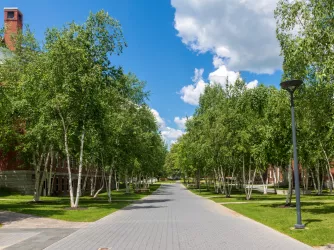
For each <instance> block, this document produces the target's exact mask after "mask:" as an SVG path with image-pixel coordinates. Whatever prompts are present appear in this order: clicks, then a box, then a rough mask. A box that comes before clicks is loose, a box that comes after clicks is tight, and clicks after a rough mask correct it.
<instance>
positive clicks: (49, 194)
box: [48, 149, 54, 196]
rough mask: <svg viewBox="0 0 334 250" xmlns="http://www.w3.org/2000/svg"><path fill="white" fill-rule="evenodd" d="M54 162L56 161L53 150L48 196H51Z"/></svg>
mask: <svg viewBox="0 0 334 250" xmlns="http://www.w3.org/2000/svg"><path fill="white" fill-rule="evenodd" d="M53 160H54V154H53V150H52V149H51V162H50V171H49V177H48V196H51V186H52V185H51V184H52V174H53V172H52V170H53Z"/></svg>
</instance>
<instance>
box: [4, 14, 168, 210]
mask: <svg viewBox="0 0 334 250" xmlns="http://www.w3.org/2000/svg"><path fill="white" fill-rule="evenodd" d="M13 39H14V40H15V46H16V49H15V52H14V53H13V54H12V55H11V56H10V57H8V58H7V59H6V60H5V61H4V62H3V63H2V65H1V66H0V82H1V83H2V85H1V86H0V112H1V114H0V143H1V145H0V147H1V149H2V150H3V151H5V152H6V151H7V152H8V151H10V150H12V149H13V146H15V150H16V151H17V152H20V156H21V159H22V160H23V161H24V162H25V164H28V165H31V166H33V167H34V169H35V180H36V181H35V192H34V200H35V201H39V199H40V195H41V190H42V186H43V183H44V181H45V180H46V179H48V180H49V190H50V189H51V188H50V187H51V179H52V178H51V177H52V175H53V168H54V167H55V165H56V160H57V159H59V158H62V159H65V160H66V167H67V171H68V181H69V194H70V204H71V207H78V206H79V198H80V196H81V192H82V190H84V189H85V187H86V180H87V177H86V178H85V180H84V181H82V179H83V178H82V176H83V171H85V172H86V173H88V172H91V173H92V174H93V173H95V176H96V174H97V171H99V173H100V174H101V175H102V183H103V185H105V187H106V188H107V191H108V195H109V201H111V182H112V177H115V179H116V182H119V180H120V178H122V179H123V180H124V181H125V184H126V190H127V192H129V184H128V182H129V177H130V176H137V181H139V180H140V179H141V176H145V177H146V179H147V176H151V177H153V176H154V174H157V173H158V172H159V171H160V169H161V167H162V165H163V162H164V156H165V153H166V147H165V145H164V142H163V140H162V138H161V135H160V134H159V131H158V127H157V123H156V121H155V118H154V116H153V114H152V113H151V111H150V109H149V108H148V106H147V105H146V103H145V101H146V99H147V97H148V93H147V92H145V91H144V85H145V84H144V82H142V81H140V80H138V79H137V78H136V76H135V75H133V74H124V73H123V70H122V68H119V67H115V66H113V65H112V63H111V56H112V55H114V54H117V55H119V54H120V53H122V50H123V48H124V47H126V43H125V41H124V38H123V35H122V31H121V27H120V24H119V23H118V22H117V21H116V20H114V19H113V18H112V17H110V16H109V15H108V14H107V13H106V12H104V11H100V12H97V13H96V14H90V16H89V17H88V19H87V21H86V22H85V23H84V24H82V25H79V24H76V23H71V24H68V25H66V26H64V27H63V28H61V29H56V28H53V29H48V30H47V31H46V33H45V43H44V45H43V46H42V47H41V46H40V44H39V43H38V42H37V41H36V40H35V38H34V36H33V34H32V33H31V32H30V31H29V29H26V31H25V32H24V33H20V34H17V35H16V36H15V37H13ZM74 168H76V169H77V171H78V178H77V183H76V187H77V189H76V193H74V189H73V186H72V185H73V182H72V174H73V169H74ZM86 176H87V175H86ZM100 190H101V189H100ZM100 190H99V191H100Z"/></svg>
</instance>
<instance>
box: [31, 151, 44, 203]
mask: <svg viewBox="0 0 334 250" xmlns="http://www.w3.org/2000/svg"><path fill="white" fill-rule="evenodd" d="M43 158H44V153H42V154H41V156H40V159H39V161H38V162H36V155H35V154H34V155H33V162H34V163H33V164H34V167H35V188H34V198H33V201H34V202H38V201H40V192H39V180H40V171H41V165H42V162H43Z"/></svg>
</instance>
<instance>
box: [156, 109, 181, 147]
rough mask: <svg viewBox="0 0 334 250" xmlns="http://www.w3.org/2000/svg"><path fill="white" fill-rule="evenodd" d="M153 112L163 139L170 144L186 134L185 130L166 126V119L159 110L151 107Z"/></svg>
mask: <svg viewBox="0 0 334 250" xmlns="http://www.w3.org/2000/svg"><path fill="white" fill-rule="evenodd" d="M151 112H152V114H153V115H154V117H155V119H156V120H157V122H158V125H159V129H160V132H161V135H162V137H163V139H164V140H165V142H166V143H167V144H168V145H171V144H173V143H175V142H176V141H177V139H178V138H179V137H181V136H182V135H183V134H184V132H183V131H182V130H181V129H175V128H171V127H168V126H166V122H165V120H164V119H163V118H162V117H161V116H160V114H159V112H158V111H157V110H155V109H151Z"/></svg>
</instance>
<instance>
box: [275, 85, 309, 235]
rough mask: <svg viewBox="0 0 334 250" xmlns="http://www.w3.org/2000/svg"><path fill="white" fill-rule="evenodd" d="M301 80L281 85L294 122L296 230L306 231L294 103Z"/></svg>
mask: <svg viewBox="0 0 334 250" xmlns="http://www.w3.org/2000/svg"><path fill="white" fill-rule="evenodd" d="M302 83H303V82H302V81H301V80H290V81H286V82H282V83H281V88H282V89H285V90H287V91H288V92H289V93H290V101H291V121H292V142H293V165H294V175H295V176H294V177H295V193H296V210H297V224H295V229H304V228H305V225H303V224H302V214H301V211H300V187H299V169H298V156H297V140H296V124H295V105H294V101H293V93H294V92H295V90H296V89H297V88H298V87H299V86H300V85H302Z"/></svg>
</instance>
